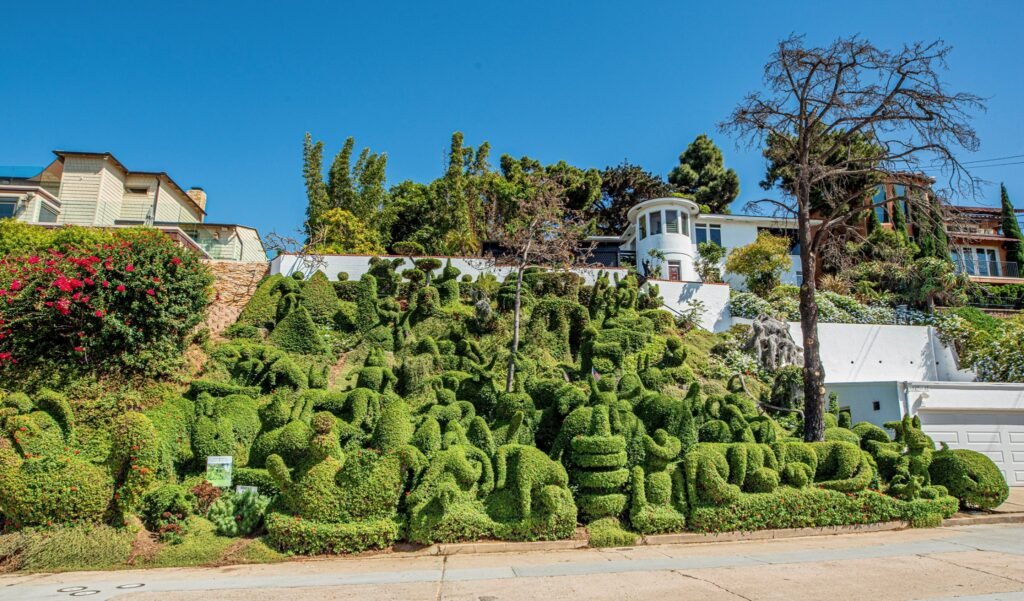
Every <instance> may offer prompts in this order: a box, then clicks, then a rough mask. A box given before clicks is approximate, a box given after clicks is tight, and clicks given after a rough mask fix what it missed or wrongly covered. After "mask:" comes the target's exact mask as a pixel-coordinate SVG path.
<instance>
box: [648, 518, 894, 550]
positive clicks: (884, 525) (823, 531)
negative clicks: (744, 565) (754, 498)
mask: <svg viewBox="0 0 1024 601" xmlns="http://www.w3.org/2000/svg"><path fill="white" fill-rule="evenodd" d="M907 527H908V524H907V523H906V522H878V523H876V524H860V525H851V526H823V527H820V528H780V529H777V530H755V531H753V532H720V533H707V534H704V533H698V532H683V533H679V534H652V535H648V536H644V537H641V539H640V543H639V544H640V545H692V544H707V543H727V542H737V541H748V540H773V539H782V538H800V537H808V536H835V535H837V534H859V533H864V532H885V531H891V530H903V529H905V528H907Z"/></svg>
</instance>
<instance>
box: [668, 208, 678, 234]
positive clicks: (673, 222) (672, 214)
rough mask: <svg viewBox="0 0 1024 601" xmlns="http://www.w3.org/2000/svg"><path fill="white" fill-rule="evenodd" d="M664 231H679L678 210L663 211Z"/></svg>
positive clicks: (671, 232) (676, 232)
mask: <svg viewBox="0 0 1024 601" xmlns="http://www.w3.org/2000/svg"><path fill="white" fill-rule="evenodd" d="M665 233H666V234H678V233H679V211H673V210H669V211H665Z"/></svg>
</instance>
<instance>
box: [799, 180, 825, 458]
mask: <svg viewBox="0 0 1024 601" xmlns="http://www.w3.org/2000/svg"><path fill="white" fill-rule="evenodd" d="M801 192H804V193H806V197H805V198H804V199H801V200H802V201H801V202H800V203H799V207H800V209H799V213H798V220H797V222H798V228H799V230H798V232H799V233H798V235H799V238H800V263H801V267H802V268H803V272H804V280H803V282H801V284H800V329H801V331H802V334H803V345H804V440H805V441H807V442H814V441H819V440H824V438H825V370H824V368H823V367H822V365H821V344H820V342H819V340H818V303H817V301H815V299H814V292H815V290H816V289H817V284H816V282H815V279H816V277H817V271H818V265H817V252H815V250H814V249H813V248H812V246H811V244H812V237H811V223H810V222H811V217H810V189H809V186H805V188H804V190H801V191H798V194H799V193H801Z"/></svg>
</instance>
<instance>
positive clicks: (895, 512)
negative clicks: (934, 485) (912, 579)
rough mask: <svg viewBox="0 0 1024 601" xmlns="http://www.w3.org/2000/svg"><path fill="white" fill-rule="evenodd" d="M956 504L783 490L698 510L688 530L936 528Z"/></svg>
mask: <svg viewBox="0 0 1024 601" xmlns="http://www.w3.org/2000/svg"><path fill="white" fill-rule="evenodd" d="M956 510H957V504H956V499H954V498H952V497H940V498H939V499H917V500H915V501H909V502H908V501H900V500H899V499H895V498H893V497H890V496H887V495H884V494H882V493H880V492H878V491H873V490H865V491H861V492H855V493H841V492H838V491H833V490H823V489H819V488H800V489H798V488H789V487H783V488H781V489H779V490H778V491H777V492H774V493H771V494H744V495H740V496H739V498H738V499H737V500H736V502H734V503H730V504H727V505H722V506H719V507H711V506H700V507H695V508H694V509H693V511H692V512H691V513H690V521H689V526H690V528H691V529H693V530H696V531H698V532H730V531H737V530H738V531H745V532H750V531H754V530H766V529H774V528H810V527H823V526H846V525H852V524H871V523H875V522H887V521H892V520H903V521H907V522H911V523H912V524H913V525H934V520H935V519H936V518H935V517H933V516H938V519H939V520H940V521H941V519H942V518H947V517H950V516H952V515H953V514H954V513H956Z"/></svg>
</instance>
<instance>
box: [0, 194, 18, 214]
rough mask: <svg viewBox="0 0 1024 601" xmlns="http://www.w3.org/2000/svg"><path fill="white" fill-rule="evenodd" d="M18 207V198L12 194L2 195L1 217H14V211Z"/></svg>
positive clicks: (0, 203)
mask: <svg viewBox="0 0 1024 601" xmlns="http://www.w3.org/2000/svg"><path fill="white" fill-rule="evenodd" d="M17 208H18V199H17V198H14V197H12V196H2V197H0V219H7V218H8V217H14V211H15V210H16V209H17Z"/></svg>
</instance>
